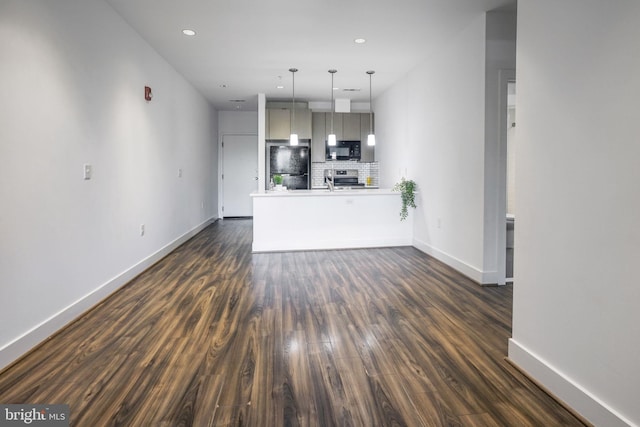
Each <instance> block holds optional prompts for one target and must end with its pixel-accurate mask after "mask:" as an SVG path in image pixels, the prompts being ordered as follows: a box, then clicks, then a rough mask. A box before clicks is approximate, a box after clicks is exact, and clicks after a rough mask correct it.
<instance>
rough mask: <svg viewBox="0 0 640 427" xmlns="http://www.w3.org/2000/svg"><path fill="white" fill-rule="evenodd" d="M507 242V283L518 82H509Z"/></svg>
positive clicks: (512, 228) (510, 267) (511, 253)
mask: <svg viewBox="0 0 640 427" xmlns="http://www.w3.org/2000/svg"><path fill="white" fill-rule="evenodd" d="M506 124H507V196H506V200H507V210H506V212H507V215H506V228H507V242H506V274H505V276H506V281H507V282H513V276H514V275H513V260H514V252H515V245H514V243H515V242H514V233H515V223H516V215H515V197H516V194H515V172H516V169H515V167H516V165H515V146H516V82H515V80H509V81H508V82H507V122H506Z"/></svg>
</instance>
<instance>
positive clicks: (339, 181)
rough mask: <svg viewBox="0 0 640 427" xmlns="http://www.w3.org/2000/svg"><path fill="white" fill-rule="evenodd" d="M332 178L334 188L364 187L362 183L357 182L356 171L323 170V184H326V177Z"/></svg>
mask: <svg viewBox="0 0 640 427" xmlns="http://www.w3.org/2000/svg"><path fill="white" fill-rule="evenodd" d="M331 176H333V185H334V187H352V188H358V187H364V185H365V184H364V182H362V183H360V182H358V171H357V170H356V169H335V170H332V169H325V170H324V182H325V184H326V183H327V177H329V179H330V177H331Z"/></svg>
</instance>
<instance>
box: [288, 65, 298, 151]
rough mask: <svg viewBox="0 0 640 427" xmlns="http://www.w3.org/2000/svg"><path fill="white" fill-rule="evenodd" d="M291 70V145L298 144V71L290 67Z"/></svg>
mask: <svg viewBox="0 0 640 427" xmlns="http://www.w3.org/2000/svg"><path fill="white" fill-rule="evenodd" d="M289 71H291V83H292V84H291V91H292V98H291V136H290V137H289V145H298V134H297V133H296V131H295V125H296V72H297V71H298V69H297V68H289Z"/></svg>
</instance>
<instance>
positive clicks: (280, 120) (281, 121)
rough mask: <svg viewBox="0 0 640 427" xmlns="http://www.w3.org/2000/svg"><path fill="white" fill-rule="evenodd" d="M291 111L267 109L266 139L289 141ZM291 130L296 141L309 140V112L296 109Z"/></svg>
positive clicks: (303, 109) (288, 109)
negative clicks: (295, 136) (294, 134)
mask: <svg viewBox="0 0 640 427" xmlns="http://www.w3.org/2000/svg"><path fill="white" fill-rule="evenodd" d="M291 116H292V114H291V109H290V108H267V117H266V126H267V129H266V139H289V136H290V135H291ZM293 130H294V131H295V132H296V133H297V134H298V139H311V111H310V110H308V109H307V108H296V114H295V123H294V126H293Z"/></svg>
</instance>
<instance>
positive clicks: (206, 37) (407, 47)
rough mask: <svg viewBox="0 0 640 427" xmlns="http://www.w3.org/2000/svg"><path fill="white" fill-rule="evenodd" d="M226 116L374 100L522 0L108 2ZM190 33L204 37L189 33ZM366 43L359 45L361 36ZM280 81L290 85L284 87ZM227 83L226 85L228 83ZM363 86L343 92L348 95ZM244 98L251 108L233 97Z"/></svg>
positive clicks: (135, 0)
mask: <svg viewBox="0 0 640 427" xmlns="http://www.w3.org/2000/svg"><path fill="white" fill-rule="evenodd" d="M106 1H107V3H109V4H111V5H112V6H113V8H114V9H115V10H116V11H117V12H118V13H119V14H120V15H122V17H123V18H124V19H125V20H126V21H127V22H128V23H129V24H130V25H131V26H132V27H133V28H134V29H135V30H136V31H137V32H138V33H139V34H140V35H141V36H142V37H143V38H144V39H145V40H146V41H147V42H148V43H149V44H150V45H151V46H153V47H154V48H155V49H156V50H157V51H158V52H159V53H160V54H161V55H162V56H163V57H164V58H165V59H166V60H167V61H168V62H169V63H171V64H172V65H173V66H174V67H175V68H176V69H177V70H178V71H179V72H180V73H181V74H182V75H184V76H185V77H186V78H187V80H189V81H190V82H191V83H192V84H193V85H194V86H195V87H196V88H197V89H198V90H199V91H200V92H201V93H202V94H203V95H204V96H205V97H207V99H208V100H209V101H210V102H211V103H212V104H213V105H214V106H215V107H216V108H217V109H219V110H235V109H238V107H240V109H241V110H255V108H256V100H257V94H258V93H264V94H266V97H267V99H269V100H272V99H284V100H290V99H291V73H290V72H289V71H288V70H289V68H291V67H295V68H298V69H299V70H300V71H299V72H298V73H296V76H295V90H296V100H307V101H328V100H329V99H330V97H331V93H330V87H331V76H330V74H329V73H328V72H327V71H328V70H329V69H330V68H335V69H337V70H338V72H337V73H336V75H335V78H334V86H336V87H338V88H340V90H338V91H336V92H335V95H334V96H335V97H336V98H349V99H351V100H352V102H359V101H360V102H368V98H369V77H368V75H367V74H366V71H367V70H375V71H376V73H375V74H374V75H373V94H374V97H375V95H376V93H380V92H382V91H384V90H385V89H386V88H387V87H388V86H389V85H391V84H393V83H394V82H395V81H397V80H398V79H399V78H401V77H402V76H403V75H404V74H406V73H407V72H408V71H409V70H411V69H412V68H414V67H415V66H416V64H418V63H419V62H420V61H421V60H423V59H425V58H426V57H427V56H428V54H429V51H430V46H433V45H434V44H438V43H442V41H443V40H446V38H448V37H452V36H454V35H455V33H456V32H457V31H459V30H460V29H461V28H463V27H464V25H466V23H468V22H469V20H470V19H473V18H474V17H477V16H478V14H480V13H482V12H484V11H489V10H494V9H498V8H508V9H512V8H515V2H516V0H395V1H393V2H391V1H389V0H180V1H176V0H106ZM185 28H190V29H193V30H195V31H196V32H197V35H196V36H194V37H187V36H184V35H183V34H182V30H183V29H185ZM359 37H362V38H365V39H366V40H367V42H366V43H364V44H361V45H358V44H355V43H354V39H356V38H359ZM279 84H282V85H283V86H284V89H277V88H276V86H278V85H279ZM224 86H226V87H224ZM345 88H347V89H361V91H360V92H343V89H345ZM238 99H243V100H246V102H244V103H237V102H231V101H230V100H238Z"/></svg>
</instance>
